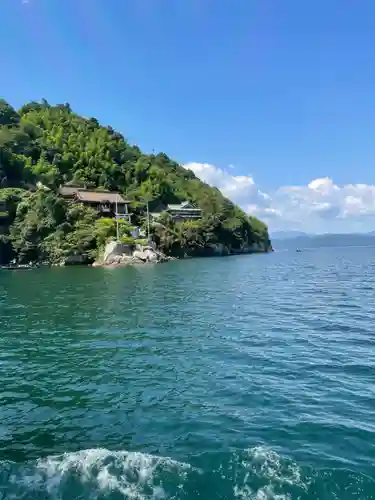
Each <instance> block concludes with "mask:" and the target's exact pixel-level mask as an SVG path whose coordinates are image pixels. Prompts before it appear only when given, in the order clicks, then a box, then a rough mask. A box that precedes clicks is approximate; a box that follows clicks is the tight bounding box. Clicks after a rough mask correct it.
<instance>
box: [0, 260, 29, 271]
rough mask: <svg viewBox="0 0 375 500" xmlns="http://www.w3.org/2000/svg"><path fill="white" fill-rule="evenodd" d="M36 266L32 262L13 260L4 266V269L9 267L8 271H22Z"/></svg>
mask: <svg viewBox="0 0 375 500" xmlns="http://www.w3.org/2000/svg"><path fill="white" fill-rule="evenodd" d="M34 267H36V266H35V265H33V263H32V262H30V263H29V264H17V262H16V261H14V260H13V261H11V262H10V263H9V264H8V265H7V266H2V269H7V270H8V271H20V270H26V269H33V268H34Z"/></svg>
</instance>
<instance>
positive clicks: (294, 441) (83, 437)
mask: <svg viewBox="0 0 375 500" xmlns="http://www.w3.org/2000/svg"><path fill="white" fill-rule="evenodd" d="M374 292H375V249H374V248H341V249H340V248H336V249H333V248H330V249H327V248H326V249H321V250H319V249H314V250H311V251H306V252H302V253H295V252H287V251H286V252H276V253H274V254H271V255H255V256H238V257H228V258H213V259H196V260H188V261H181V262H171V263H168V264H163V265H155V266H143V267H142V266H141V267H137V268H126V269H112V270H109V269H89V268H68V269H47V270H33V271H18V272H9V271H6V272H4V271H3V272H0V317H1V335H0V381H1V384H0V500H3V498H4V499H25V500H41V499H43V500H49V499H61V500H75V499H77V500H78V499H80V500H88V499H96V500H102V499H107V500H120V499H139V500H142V499H162V498H165V499H176V500H179V499H189V500H190V499H195V498H202V499H205V500H214V499H228V500H230V499H240V500H247V499H257V500H266V499H267V500H268V499H278V500H281V499H290V500H296V499H301V500H305V499H306V500H307V499H324V500H325V499H327V500H331V499H340V500H346V499H348V500H349V499H350V500H351V499H363V500H365V499H375V479H374V478H375V467H374V465H375V293H374ZM1 495H3V496H1Z"/></svg>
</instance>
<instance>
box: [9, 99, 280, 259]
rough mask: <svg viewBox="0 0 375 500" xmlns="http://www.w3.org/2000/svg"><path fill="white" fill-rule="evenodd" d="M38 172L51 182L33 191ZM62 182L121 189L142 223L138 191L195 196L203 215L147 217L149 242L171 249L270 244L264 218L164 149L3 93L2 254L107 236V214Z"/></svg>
mask: <svg viewBox="0 0 375 500" xmlns="http://www.w3.org/2000/svg"><path fill="white" fill-rule="evenodd" d="M38 181H40V182H41V183H42V184H43V185H44V186H47V187H48V188H49V190H44V189H42V190H36V189H35V186H36V185H37V183H38ZM67 182H74V183H76V184H79V185H85V186H87V187H92V188H97V187H101V188H105V189H109V190H118V191H120V192H121V193H123V194H124V195H125V196H126V198H128V199H130V200H131V201H132V202H133V207H132V208H133V211H134V214H135V215H134V221H133V223H134V224H137V225H140V226H142V225H144V223H145V216H144V209H145V202H144V200H145V199H147V200H149V201H150V202H151V203H153V202H155V203H159V202H161V203H178V202H181V201H184V200H189V201H192V202H194V203H196V204H197V205H198V206H199V207H200V208H202V210H203V214H204V216H203V219H202V220H200V221H198V222H185V223H182V224H181V223H179V224H175V223H173V221H171V220H167V219H166V218H165V219H164V221H163V226H161V225H157V226H152V228H151V229H152V232H153V237H154V239H155V241H156V242H157V243H158V245H159V246H160V248H161V249H162V250H164V251H165V252H166V253H169V254H174V255H181V254H182V253H188V254H191V255H209V254H210V253H213V249H214V248H215V246H216V247H217V246H218V245H219V246H220V245H221V246H224V247H225V248H226V249H227V250H228V251H229V252H238V251H246V250H249V249H257V250H259V251H268V250H270V248H271V247H270V241H269V237H268V230H267V227H266V226H265V225H264V224H263V223H262V222H261V221H259V220H258V219H256V218H254V217H249V216H247V215H246V214H245V213H244V212H243V211H242V210H241V209H240V208H239V207H237V206H236V205H234V204H233V203H232V202H231V201H229V200H228V199H226V198H224V197H223V195H222V194H221V193H220V191H219V190H218V189H216V188H212V187H210V186H208V185H207V184H205V183H203V182H202V181H200V180H199V179H198V178H197V177H196V176H195V175H194V174H193V173H192V172H191V171H189V170H186V169H184V168H183V167H181V166H180V165H179V164H178V163H176V162H174V161H172V160H171V159H170V158H169V157H168V156H167V155H166V154H164V153H159V154H157V155H147V154H144V153H142V151H140V149H139V148H138V147H137V146H133V145H130V144H129V143H128V142H127V141H126V140H125V139H124V137H123V136H122V135H121V134H119V133H118V132H116V131H115V130H113V129H112V128H111V127H104V126H101V125H100V124H99V123H98V121H97V120H96V119H95V118H84V117H81V116H78V115H77V114H75V113H73V112H72V110H71V109H70V106H69V105H68V104H64V105H57V106H50V105H49V104H48V103H47V102H46V101H42V102H41V103H37V102H32V103H29V104H26V105H24V106H22V108H21V109H20V110H19V111H18V112H16V111H15V110H14V109H13V108H12V107H11V106H10V105H9V104H8V103H6V102H5V101H4V100H0V202H1V200H3V201H4V202H5V205H6V211H7V216H6V217H4V216H3V217H2V218H1V220H0V224H1V226H0V227H1V234H0V248H1V251H2V257H1V256H0V258H1V259H2V260H3V261H4V260H6V259H8V258H10V256H11V255H13V256H14V255H15V256H16V257H17V258H18V259H19V260H27V259H28V260H41V259H44V260H47V261H49V262H55V261H59V259H61V258H63V257H64V256H69V255H73V254H74V255H77V254H83V255H84V256H85V258H86V259H87V260H92V259H93V258H94V257H95V254H96V252H97V250H98V248H99V247H100V246H101V245H103V243H104V242H105V239H106V238H108V237H110V236H113V227H112V226H114V225H113V224H112V223H111V222H110V221H107V225H106V224H103V222H102V223H98V221H97V220H96V218H95V215H94V214H93V213H91V211H90V210H88V209H84V208H83V207H77V206H75V207H71V206H69V205H68V204H67V203H66V202H65V201H64V200H63V199H61V198H60V197H59V196H58V191H57V190H58V187H59V186H60V185H61V184H64V183H67ZM3 206H4V204H3ZM3 215H4V214H3ZM111 224H112V225H111ZM105 226H106V229H105ZM103 228H104V229H103Z"/></svg>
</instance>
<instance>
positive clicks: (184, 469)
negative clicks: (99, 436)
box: [9, 448, 192, 500]
mask: <svg viewBox="0 0 375 500" xmlns="http://www.w3.org/2000/svg"><path fill="white" fill-rule="evenodd" d="M189 470H192V467H191V466H190V465H189V464H185V463H181V462H177V461H175V460H172V459H171V458H165V457H155V456H152V455H148V454H144V453H137V452H127V451H109V450H106V449H102V448H97V449H89V450H82V451H78V452H75V453H64V454H63V455H58V456H52V457H47V458H43V459H39V460H37V462H36V464H35V465H34V466H32V467H31V466H30V467H29V468H28V470H27V471H25V470H23V471H22V473H21V474H20V475H19V474H15V475H12V476H11V478H10V482H11V483H12V484H13V485H17V490H18V494H19V493H20V489H22V490H23V491H25V492H27V491H28V492H30V491H34V492H36V491H39V492H41V491H44V492H45V493H47V494H48V495H49V497H50V498H55V499H58V498H62V497H63V495H64V492H65V494H66V492H68V491H71V492H73V491H74V495H75V496H74V498H86V497H87V498H90V499H97V498H103V497H104V496H105V495H107V494H110V493H117V495H120V496H121V497H122V498H126V499H134V500H146V499H147V500H150V499H152V500H159V499H162V498H168V496H167V494H168V493H167V489H168V487H169V486H171V485H173V486H176V484H175V483H176V482H178V483H180V484H182V483H183V482H184V480H185V478H186V475H187V473H188V471H189ZM15 493H16V492H15ZM9 498H10V497H9ZM14 498H20V497H19V496H14ZM25 498H26V497H25ZM64 498H66V497H64Z"/></svg>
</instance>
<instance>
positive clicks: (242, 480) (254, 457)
mask: <svg viewBox="0 0 375 500" xmlns="http://www.w3.org/2000/svg"><path fill="white" fill-rule="evenodd" d="M240 465H241V467H240V470H241V474H242V477H237V478H236V485H235V487H234V496H235V498H237V499H239V500H289V499H291V498H292V497H291V494H290V492H287V491H285V490H290V488H291V487H292V488H293V489H295V490H296V491H299V492H300V493H302V492H306V491H307V489H308V486H309V484H308V482H307V481H306V478H305V479H302V477H301V469H300V467H299V466H298V465H297V464H296V463H295V462H293V461H289V460H286V459H285V458H282V457H281V456H280V455H279V454H278V453H276V452H275V451H273V450H271V449H270V448H267V447H265V446H256V447H254V448H251V449H249V450H247V451H246V453H245V454H244V455H243V456H242V457H241V460H240ZM293 498H294V497H293ZM298 498H300V497H299V496H298Z"/></svg>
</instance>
